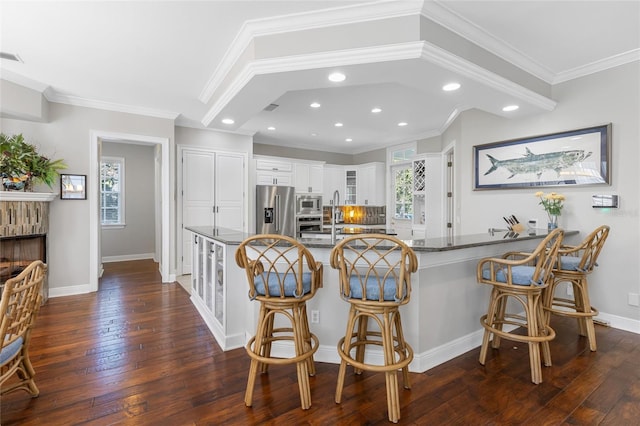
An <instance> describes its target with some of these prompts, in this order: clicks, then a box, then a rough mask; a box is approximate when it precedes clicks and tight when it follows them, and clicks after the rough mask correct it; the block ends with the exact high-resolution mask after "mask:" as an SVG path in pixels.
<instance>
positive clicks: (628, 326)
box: [594, 312, 640, 334]
mask: <svg viewBox="0 0 640 426" xmlns="http://www.w3.org/2000/svg"><path fill="white" fill-rule="evenodd" d="M595 318H598V319H600V320H603V321H606V322H608V323H609V324H610V326H611V327H612V328H617V329H618V330H624V331H630V332H631V333H636V334H640V320H634V319H631V318H626V317H619V316H617V315H611V314H607V313H604V312H600V314H599V315H598V316H597V317H594V319H595Z"/></svg>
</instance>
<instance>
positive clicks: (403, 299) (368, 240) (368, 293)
mask: <svg viewBox="0 0 640 426" xmlns="http://www.w3.org/2000/svg"><path fill="white" fill-rule="evenodd" d="M331 266H332V267H333V268H335V269H338V270H339V277H340V295H341V296H342V298H343V299H344V300H346V301H347V302H349V304H350V310H349V319H348V321H347V329H346V333H345V337H343V338H341V339H340V341H339V342H338V354H339V355H340V358H341V359H342V360H341V362H340V370H339V372H338V383H337V386H336V396H335V400H336V403H338V404H339V403H340V401H341V400H342V389H343V386H344V379H345V373H346V368H347V364H351V365H352V366H353V367H354V371H355V373H356V374H361V373H362V370H368V371H375V372H384V373H385V380H386V389H387V410H388V415H389V420H390V421H392V422H394V423H397V422H398V420H399V419H400V400H399V394H398V376H397V372H398V370H402V375H403V380H404V387H405V388H406V389H409V388H410V387H411V382H410V378H409V367H408V365H409V363H410V362H411V360H412V359H413V349H412V348H411V346H409V344H407V342H405V340H404V334H403V332H402V322H401V320H400V311H399V308H400V306H402V305H405V304H406V303H408V302H409V298H410V295H411V273H413V272H415V271H416V270H417V267H418V262H417V258H416V255H415V253H414V252H413V250H411V248H409V247H408V246H407V245H406V244H405V243H403V242H402V241H401V240H399V239H397V238H395V237H393V236H387V235H379V234H364V235H357V236H353V237H348V238H345V239H344V240H342V241H340V242H339V243H338V244H337V245H336V246H335V247H334V248H333V250H332V251H331ZM369 323H371V324H369ZM371 325H373V327H371V328H370V326H371ZM371 345H376V346H380V347H382V358H383V360H384V361H383V362H382V363H381V364H373V363H372V360H371V361H369V360H367V362H365V348H366V347H367V346H371ZM370 355H371V353H370Z"/></svg>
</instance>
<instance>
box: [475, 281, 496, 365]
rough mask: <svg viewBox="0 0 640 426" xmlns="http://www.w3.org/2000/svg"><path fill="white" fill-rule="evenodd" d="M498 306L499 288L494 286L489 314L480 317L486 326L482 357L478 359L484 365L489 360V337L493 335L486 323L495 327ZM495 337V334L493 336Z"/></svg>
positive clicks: (481, 350)
mask: <svg viewBox="0 0 640 426" xmlns="http://www.w3.org/2000/svg"><path fill="white" fill-rule="evenodd" d="M497 306H498V290H497V289H496V288H495V287H494V288H493V289H492V290H491V298H490V299H489V309H487V315H483V316H482V317H481V318H480V323H481V324H482V325H483V327H484V335H483V336H482V346H480V357H479V358H478V361H480V364H482V365H484V363H485V361H486V360H487V351H488V349H489V338H490V337H491V331H490V330H489V329H488V328H486V327H485V325H487V326H490V327H493V322H494V318H495V316H496V308H497ZM493 338H494V339H495V335H494V337H493Z"/></svg>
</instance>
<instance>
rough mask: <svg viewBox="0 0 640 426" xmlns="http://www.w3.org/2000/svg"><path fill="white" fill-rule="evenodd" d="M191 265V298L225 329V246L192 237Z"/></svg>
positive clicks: (199, 236)
mask: <svg viewBox="0 0 640 426" xmlns="http://www.w3.org/2000/svg"><path fill="white" fill-rule="evenodd" d="M193 260H194V262H193V265H192V268H193V269H192V273H191V283H192V286H191V287H192V291H191V296H192V297H194V296H195V297H196V298H197V302H198V303H199V304H200V306H199V307H201V308H204V309H206V311H207V313H209V314H210V316H211V317H213V318H214V319H215V321H216V322H217V323H218V324H217V325H218V326H219V327H220V328H221V329H224V328H225V318H226V316H225V303H224V299H225V274H224V260H225V246H224V245H223V244H220V243H217V242H216V241H213V240H210V239H208V238H205V237H203V236H201V235H197V234H194V235H193Z"/></svg>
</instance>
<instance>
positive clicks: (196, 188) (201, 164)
mask: <svg viewBox="0 0 640 426" xmlns="http://www.w3.org/2000/svg"><path fill="white" fill-rule="evenodd" d="M214 205H215V153H213V152H206V151H187V150H184V151H182V273H183V274H190V273H191V239H192V235H193V234H192V233H191V232H190V231H187V230H186V229H184V228H185V227H187V226H213V225H214V213H213V208H214Z"/></svg>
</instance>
